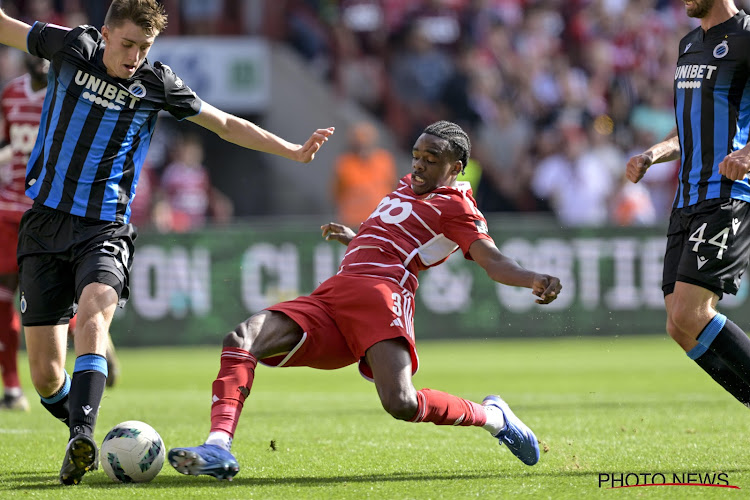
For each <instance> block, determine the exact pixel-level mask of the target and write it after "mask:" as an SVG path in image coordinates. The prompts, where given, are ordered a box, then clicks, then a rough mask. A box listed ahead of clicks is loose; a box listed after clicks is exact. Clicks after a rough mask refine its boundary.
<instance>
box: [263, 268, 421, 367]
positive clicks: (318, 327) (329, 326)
mask: <svg viewBox="0 0 750 500" xmlns="http://www.w3.org/2000/svg"><path fill="white" fill-rule="evenodd" d="M268 310H269V311H278V312H282V313H284V314H286V315H287V316H289V317H290V318H291V319H292V320H293V321H294V322H295V323H297V324H298V325H299V326H300V327H302V330H303V331H304V335H303V337H302V340H301V341H300V342H299V344H297V346H296V347H295V348H294V349H292V350H291V351H290V352H289V353H287V354H281V355H278V356H272V357H270V358H265V359H263V360H262V363H264V364H266V365H270V366H309V367H312V368H320V369H323V370H335V369H336V368H342V367H344V366H348V365H350V364H352V363H355V362H357V361H358V362H359V371H360V373H361V374H362V376H363V377H365V378H366V379H368V380H372V370H371V369H370V367H369V366H368V365H367V362H366V361H365V357H364V356H365V352H366V351H367V349H369V348H370V347H372V346H373V345H374V344H376V343H378V342H380V341H382V340H388V339H394V338H399V337H403V338H405V339H406V340H407V341H408V342H409V349H410V351H411V362H412V374H414V373H416V372H417V369H418V368H419V358H418V357H417V350H416V347H415V344H414V296H413V295H412V294H411V292H409V291H408V290H405V289H404V288H402V287H401V286H399V285H398V284H397V283H392V282H390V281H387V280H382V279H378V278H369V277H364V276H352V275H336V276H334V277H332V278H330V279H328V280H326V281H325V282H323V284H321V285H320V286H319V287H318V288H316V289H315V291H314V292H313V293H312V294H311V295H309V296H305V297H298V298H296V299H294V300H290V301H287V302H281V303H279V304H276V305H274V306H271V307H269V308H268Z"/></svg>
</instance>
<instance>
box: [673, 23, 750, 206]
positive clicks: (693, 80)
mask: <svg viewBox="0 0 750 500" xmlns="http://www.w3.org/2000/svg"><path fill="white" fill-rule="evenodd" d="M679 50H680V54H679V57H678V59H677V70H676V72H675V78H674V93H675V117H676V120H677V133H678V136H679V140H680V150H681V161H680V173H679V176H680V183H679V185H678V188H677V194H676V196H675V200H674V205H673V207H675V208H680V207H686V206H690V205H694V204H696V203H699V202H701V201H704V200H710V199H715V198H737V199H741V200H745V201H750V184H748V179H747V178H745V179H743V180H741V181H732V180H730V179H727V178H726V177H724V176H723V175H721V174H719V163H721V161H722V160H723V159H724V157H726V155H728V154H729V153H731V152H732V151H735V150H738V149H742V148H743V147H745V145H746V144H747V141H748V132H749V131H750V16H748V15H747V14H745V12H743V11H740V12H739V13H737V15H735V16H734V17H732V18H731V19H729V20H727V21H725V22H723V23H721V24H719V25H717V26H714V27H713V28H711V29H709V30H708V31H705V32H704V31H703V29H702V28H700V27H698V28H696V29H695V30H693V31H691V32H690V33H688V34H687V35H686V36H685V37H684V38H683V39H682V40H681V41H680V49H679Z"/></svg>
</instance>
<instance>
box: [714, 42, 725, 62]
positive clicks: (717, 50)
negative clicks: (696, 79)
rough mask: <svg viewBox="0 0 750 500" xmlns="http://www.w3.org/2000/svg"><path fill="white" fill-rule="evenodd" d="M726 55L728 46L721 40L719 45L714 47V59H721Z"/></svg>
mask: <svg viewBox="0 0 750 500" xmlns="http://www.w3.org/2000/svg"><path fill="white" fill-rule="evenodd" d="M727 54H729V44H728V43H727V41H726V40H723V41H722V42H721V43H720V44H719V45H717V46H716V47H714V57H715V58H716V59H721V58H722V57H724V56H726V55H727Z"/></svg>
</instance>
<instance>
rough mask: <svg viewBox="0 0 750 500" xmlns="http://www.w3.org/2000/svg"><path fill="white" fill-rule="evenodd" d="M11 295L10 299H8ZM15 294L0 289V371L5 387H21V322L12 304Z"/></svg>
mask: <svg viewBox="0 0 750 500" xmlns="http://www.w3.org/2000/svg"><path fill="white" fill-rule="evenodd" d="M6 295H10V299H9V298H8V297H6ZM12 296H13V292H11V291H10V290H8V289H7V288H0V370H2V372H3V386H5V388H6V389H7V388H9V387H21V382H20V380H18V344H19V338H18V335H19V333H20V331H21V322H20V320H19V318H18V312H17V311H16V308H15V306H14V304H13V302H12Z"/></svg>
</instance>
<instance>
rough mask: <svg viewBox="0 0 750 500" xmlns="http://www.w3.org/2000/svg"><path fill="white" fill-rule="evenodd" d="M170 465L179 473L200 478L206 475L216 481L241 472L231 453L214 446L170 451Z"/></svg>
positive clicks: (204, 445) (230, 478) (203, 445)
mask: <svg viewBox="0 0 750 500" xmlns="http://www.w3.org/2000/svg"><path fill="white" fill-rule="evenodd" d="M168 458H169V463H170V464H171V465H172V467H174V468H175V470H176V471H177V472H180V473H182V474H190V475H192V476H199V475H201V474H206V475H207V476H213V477H215V478H216V479H226V480H228V481H231V480H232V478H233V477H234V476H235V475H236V474H237V473H238V472H239V471H240V464H239V463H238V462H237V459H236V458H234V455H232V454H231V453H230V452H228V451H227V450H225V449H224V448H220V447H218V446H215V445H212V444H202V445H200V446H193V447H191V448H172V449H171V450H169V455H168Z"/></svg>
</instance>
